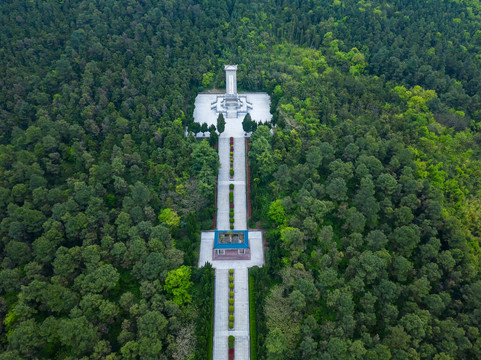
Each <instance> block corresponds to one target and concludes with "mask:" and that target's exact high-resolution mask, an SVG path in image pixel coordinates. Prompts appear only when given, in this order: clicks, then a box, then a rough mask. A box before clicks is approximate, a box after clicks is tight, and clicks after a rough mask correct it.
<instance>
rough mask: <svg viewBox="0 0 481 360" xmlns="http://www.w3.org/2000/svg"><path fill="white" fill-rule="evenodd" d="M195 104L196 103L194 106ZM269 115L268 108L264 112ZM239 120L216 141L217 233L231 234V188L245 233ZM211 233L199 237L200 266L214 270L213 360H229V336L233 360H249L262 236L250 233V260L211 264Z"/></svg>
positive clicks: (261, 262)
mask: <svg viewBox="0 0 481 360" xmlns="http://www.w3.org/2000/svg"><path fill="white" fill-rule="evenodd" d="M196 104H197V103H196ZM267 111H268V108H267ZM241 123H242V119H240V118H234V119H232V118H227V119H226V131H225V132H224V133H223V134H221V136H220V137H219V147H218V149H219V160H220V169H219V176H218V180H217V230H230V222H229V185H230V184H234V206H235V208H234V219H235V221H234V230H246V229H247V199H246V168H245V165H246V164H245V161H246V150H245V138H244V132H243V130H242V125H241ZM230 136H233V137H234V178H233V179H232V180H231V179H230V140H229V137H230ZM214 235H215V232H214V231H204V232H202V235H201V245H200V255H199V266H204V265H205V263H207V262H209V263H211V264H212V266H213V268H214V269H215V298H214V344H213V345H214V347H213V352H214V354H213V359H214V360H227V359H228V344H227V340H228V337H229V335H233V336H234V337H235V359H236V360H249V359H250V338H249V274H248V268H249V267H252V266H263V265H264V248H263V242H262V232H260V231H249V233H248V236H249V247H250V249H251V259H250V260H213V259H212V248H213V244H214ZM229 269H234V285H235V286H234V304H235V307H234V308H235V310H234V317H235V322H234V329H232V330H229V322H228V317H229V312H228V306H229Z"/></svg>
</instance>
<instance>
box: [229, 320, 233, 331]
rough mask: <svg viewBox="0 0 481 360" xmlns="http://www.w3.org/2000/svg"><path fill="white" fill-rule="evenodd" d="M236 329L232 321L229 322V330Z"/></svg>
mask: <svg viewBox="0 0 481 360" xmlns="http://www.w3.org/2000/svg"><path fill="white" fill-rule="evenodd" d="M233 328H234V323H233V322H232V321H231V322H229V329H233Z"/></svg>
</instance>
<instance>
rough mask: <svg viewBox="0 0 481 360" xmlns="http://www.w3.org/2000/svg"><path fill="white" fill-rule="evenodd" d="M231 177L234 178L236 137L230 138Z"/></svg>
mask: <svg viewBox="0 0 481 360" xmlns="http://www.w3.org/2000/svg"><path fill="white" fill-rule="evenodd" d="M229 174H230V178H231V180H232V179H233V178H234V138H233V137H231V138H230V172H229Z"/></svg>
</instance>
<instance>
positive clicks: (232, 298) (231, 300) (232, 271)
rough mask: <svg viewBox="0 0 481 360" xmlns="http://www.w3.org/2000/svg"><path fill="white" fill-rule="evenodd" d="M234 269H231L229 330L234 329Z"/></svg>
mask: <svg viewBox="0 0 481 360" xmlns="http://www.w3.org/2000/svg"><path fill="white" fill-rule="evenodd" d="M234 321H235V318H234V269H230V270H229V330H233V329H234Z"/></svg>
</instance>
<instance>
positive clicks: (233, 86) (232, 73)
mask: <svg viewBox="0 0 481 360" xmlns="http://www.w3.org/2000/svg"><path fill="white" fill-rule="evenodd" d="M224 70H225V97H226V99H235V100H237V65H225V66H224Z"/></svg>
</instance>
